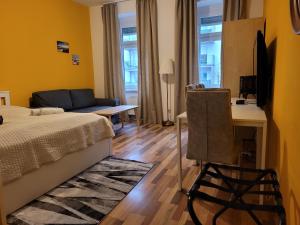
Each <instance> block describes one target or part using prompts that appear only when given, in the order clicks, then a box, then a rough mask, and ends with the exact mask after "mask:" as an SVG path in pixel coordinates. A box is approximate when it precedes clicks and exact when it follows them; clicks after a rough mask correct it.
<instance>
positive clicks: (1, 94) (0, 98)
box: [0, 91, 10, 106]
mask: <svg viewBox="0 0 300 225" xmlns="http://www.w3.org/2000/svg"><path fill="white" fill-rule="evenodd" d="M1 105H10V94H9V91H0V106H1Z"/></svg>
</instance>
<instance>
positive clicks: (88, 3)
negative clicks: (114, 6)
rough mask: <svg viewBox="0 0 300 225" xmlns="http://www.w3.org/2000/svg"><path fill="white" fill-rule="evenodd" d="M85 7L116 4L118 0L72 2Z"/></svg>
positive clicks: (75, 0)
mask: <svg viewBox="0 0 300 225" xmlns="http://www.w3.org/2000/svg"><path fill="white" fill-rule="evenodd" d="M73 1H74V2H78V3H80V4H83V5H87V6H94V5H102V4H105V3H109V2H118V1H119V0H73Z"/></svg>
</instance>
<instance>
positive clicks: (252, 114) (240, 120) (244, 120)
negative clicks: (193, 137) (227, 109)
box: [176, 98, 267, 191]
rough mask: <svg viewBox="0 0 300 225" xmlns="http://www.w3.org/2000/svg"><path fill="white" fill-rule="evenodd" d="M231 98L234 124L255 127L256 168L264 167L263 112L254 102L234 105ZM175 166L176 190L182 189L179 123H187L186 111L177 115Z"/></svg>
mask: <svg viewBox="0 0 300 225" xmlns="http://www.w3.org/2000/svg"><path fill="white" fill-rule="evenodd" d="M235 102H236V99H235V98H233V99H232V107H231V109H232V120H233V125H234V126H241V127H256V128H257V132H256V168H258V169H265V161H266V141H267V117H266V114H265V112H264V111H263V110H262V109H261V108H259V107H257V106H256V105H255V104H248V105H236V104H235ZM176 120H177V123H176V126H177V160H178V162H177V166H178V191H181V190H182V162H181V156H182V151H181V125H182V124H183V123H187V115H186V112H185V113H182V114H180V115H178V116H177V118H176Z"/></svg>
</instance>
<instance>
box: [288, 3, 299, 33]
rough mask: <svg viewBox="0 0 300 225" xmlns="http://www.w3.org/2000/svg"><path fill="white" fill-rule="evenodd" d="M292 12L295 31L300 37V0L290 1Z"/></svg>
mask: <svg viewBox="0 0 300 225" xmlns="http://www.w3.org/2000/svg"><path fill="white" fill-rule="evenodd" d="M290 10H291V20H292V25H293V29H294V31H295V33H296V34H298V35H300V0H290Z"/></svg>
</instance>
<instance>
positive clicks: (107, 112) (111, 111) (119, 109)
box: [94, 105, 140, 127]
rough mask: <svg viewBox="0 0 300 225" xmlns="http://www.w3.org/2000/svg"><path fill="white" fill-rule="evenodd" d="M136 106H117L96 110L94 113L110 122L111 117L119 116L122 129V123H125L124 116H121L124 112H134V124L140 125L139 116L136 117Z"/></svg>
mask: <svg viewBox="0 0 300 225" xmlns="http://www.w3.org/2000/svg"><path fill="white" fill-rule="evenodd" d="M138 108H139V107H138V106H137V105H119V106H114V107H109V108H106V109H101V110H98V111H96V112H94V113H96V114H98V115H100V116H105V117H107V118H108V119H109V120H110V121H111V118H112V116H113V115H118V114H120V116H121V121H122V127H124V122H125V116H124V115H122V114H124V113H125V112H128V111H130V110H134V113H135V116H136V122H137V125H138V126H139V125H140V121H139V115H138Z"/></svg>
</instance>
